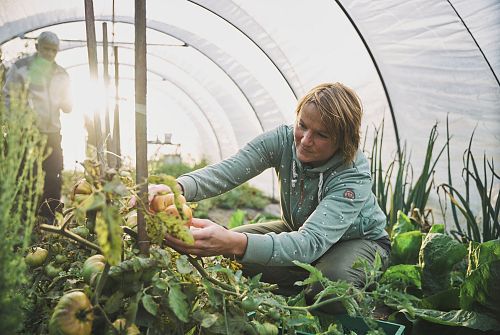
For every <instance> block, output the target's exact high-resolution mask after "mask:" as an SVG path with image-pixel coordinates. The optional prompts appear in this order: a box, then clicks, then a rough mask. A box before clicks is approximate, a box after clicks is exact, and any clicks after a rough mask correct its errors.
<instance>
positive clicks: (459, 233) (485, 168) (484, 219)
mask: <svg viewBox="0 0 500 335" xmlns="http://www.w3.org/2000/svg"><path fill="white" fill-rule="evenodd" d="M446 130H447V133H448V134H449V128H448V124H447V127H446ZM474 132H475V130H474V131H473V132H472V134H471V137H470V140H469V145H468V147H467V149H466V150H465V152H464V156H463V164H464V167H463V169H462V178H463V181H464V186H465V190H464V191H463V193H460V192H459V191H458V190H457V188H456V187H454V186H453V180H452V177H451V161H450V152H449V150H448V152H447V153H448V183H443V184H441V185H439V188H438V190H439V189H441V190H443V191H444V193H445V194H446V197H447V198H448V199H449V201H450V205H451V211H452V217H453V222H454V224H455V228H456V229H454V230H451V231H450V233H451V234H452V235H453V236H454V237H455V238H457V239H459V240H464V241H476V242H486V241H490V240H494V239H498V238H499V237H500V224H499V220H498V214H499V211H500V187H499V184H498V181H499V180H500V176H499V175H498V174H497V173H496V172H495V165H494V162H493V159H492V160H491V161H489V160H488V159H487V158H486V155H483V165H482V169H481V168H480V167H478V164H477V163H476V159H475V157H474V154H473V153H472V150H471V147H472V140H473V138H474ZM474 191H475V192H476V193H477V195H479V199H480V201H481V209H480V212H481V213H480V215H477V214H475V213H474V210H473V209H472V206H471V201H470V200H471V194H472V193H473V192H474ZM458 213H460V214H462V220H461V219H460V218H459V215H458ZM464 219H465V224H466V225H465V227H464V228H462V225H461V223H462V222H463V220H464Z"/></svg>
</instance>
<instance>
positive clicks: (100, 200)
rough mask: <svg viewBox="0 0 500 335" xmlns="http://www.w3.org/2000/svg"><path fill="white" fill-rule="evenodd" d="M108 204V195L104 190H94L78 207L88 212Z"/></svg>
mask: <svg viewBox="0 0 500 335" xmlns="http://www.w3.org/2000/svg"><path fill="white" fill-rule="evenodd" d="M105 205H106V197H105V196H104V194H103V193H102V192H94V193H92V194H91V195H89V196H88V197H87V199H85V201H84V202H82V204H81V205H80V207H79V208H78V209H79V210H81V211H84V212H87V211H92V210H97V209H101V208H104V207H105Z"/></svg>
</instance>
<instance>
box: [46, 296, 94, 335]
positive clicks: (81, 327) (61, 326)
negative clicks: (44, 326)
mask: <svg viewBox="0 0 500 335" xmlns="http://www.w3.org/2000/svg"><path fill="white" fill-rule="evenodd" d="M93 320H94V314H93V313H92V305H91V304H90V300H89V298H88V297H87V296H86V295H85V293H83V292H80V291H73V292H70V293H67V294H65V295H63V296H62V297H61V299H60V300H59V302H58V303H57V305H56V307H55V309H54V313H53V314H52V317H51V318H50V321H49V334H50V335H90V334H91V333H92V322H93Z"/></svg>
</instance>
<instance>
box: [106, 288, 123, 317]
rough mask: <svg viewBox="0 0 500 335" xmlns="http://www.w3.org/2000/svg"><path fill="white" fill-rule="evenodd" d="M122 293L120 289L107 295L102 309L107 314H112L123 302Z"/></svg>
mask: <svg viewBox="0 0 500 335" xmlns="http://www.w3.org/2000/svg"><path fill="white" fill-rule="evenodd" d="M123 297H124V294H123V292H122V291H116V292H115V293H113V294H112V295H111V297H109V299H108V300H107V301H106V303H105V304H104V311H105V312H106V313H108V314H113V313H115V312H118V310H119V309H120V307H121V305H122V304H123Z"/></svg>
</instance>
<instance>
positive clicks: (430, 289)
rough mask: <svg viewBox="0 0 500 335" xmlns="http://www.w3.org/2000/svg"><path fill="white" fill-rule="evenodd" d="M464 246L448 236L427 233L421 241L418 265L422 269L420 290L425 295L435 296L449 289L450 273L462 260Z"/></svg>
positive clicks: (464, 252)
mask: <svg viewBox="0 0 500 335" xmlns="http://www.w3.org/2000/svg"><path fill="white" fill-rule="evenodd" d="M466 253H467V251H466V248H465V245H463V244H462V243H460V242H458V241H457V240H455V239H453V238H451V237H450V236H448V235H444V234H436V233H429V234H427V235H426V236H425V239H424V240H423V241H422V247H421V248H420V253H419V264H420V267H421V268H422V288H423V289H424V291H426V292H427V294H435V293H437V292H439V291H441V290H446V289H448V288H449V287H450V284H451V281H450V272H451V270H452V268H453V266H454V265H455V264H456V263H458V262H459V261H461V260H463V259H464V257H465V255H466Z"/></svg>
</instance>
